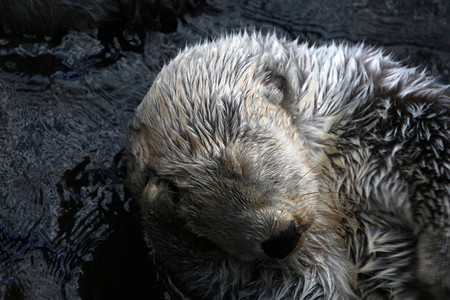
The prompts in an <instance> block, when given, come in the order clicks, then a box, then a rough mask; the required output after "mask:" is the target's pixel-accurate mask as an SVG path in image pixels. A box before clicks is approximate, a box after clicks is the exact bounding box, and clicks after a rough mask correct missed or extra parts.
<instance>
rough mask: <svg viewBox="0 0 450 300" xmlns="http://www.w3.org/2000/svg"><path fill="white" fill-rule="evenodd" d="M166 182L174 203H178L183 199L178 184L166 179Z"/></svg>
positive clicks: (170, 197)
mask: <svg viewBox="0 0 450 300" xmlns="http://www.w3.org/2000/svg"><path fill="white" fill-rule="evenodd" d="M165 184H166V187H167V193H168V195H169V199H170V200H171V201H172V203H173V204H175V205H178V204H179V203H180V201H181V194H180V190H179V189H178V187H177V186H176V184H175V183H174V182H173V181H171V180H165Z"/></svg>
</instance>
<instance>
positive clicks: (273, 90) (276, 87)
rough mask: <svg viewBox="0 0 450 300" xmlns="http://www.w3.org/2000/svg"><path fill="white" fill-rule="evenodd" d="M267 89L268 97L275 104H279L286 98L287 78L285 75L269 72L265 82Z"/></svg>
mask: <svg viewBox="0 0 450 300" xmlns="http://www.w3.org/2000/svg"><path fill="white" fill-rule="evenodd" d="M264 84H265V86H266V88H267V90H266V97H267V99H268V100H269V101H270V102H272V103H273V104H279V103H280V102H281V101H283V99H284V95H285V92H286V89H287V80H286V77H284V76H283V75H277V74H269V76H268V77H267V79H266V81H265V82H264Z"/></svg>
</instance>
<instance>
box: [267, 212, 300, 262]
mask: <svg viewBox="0 0 450 300" xmlns="http://www.w3.org/2000/svg"><path fill="white" fill-rule="evenodd" d="M301 235H302V230H301V228H299V227H298V226H296V224H295V221H294V220H292V221H291V222H290V223H289V226H288V227H287V228H286V229H284V230H283V231H281V232H280V233H279V234H278V235H276V236H274V237H271V238H270V239H268V240H267V241H265V242H262V243H261V248H262V249H263V251H264V252H265V253H266V254H267V255H268V256H269V257H270V258H278V259H281V258H285V257H286V256H288V255H289V253H291V252H292V251H293V250H294V249H295V248H296V247H297V245H298V242H299V239H300V236H301Z"/></svg>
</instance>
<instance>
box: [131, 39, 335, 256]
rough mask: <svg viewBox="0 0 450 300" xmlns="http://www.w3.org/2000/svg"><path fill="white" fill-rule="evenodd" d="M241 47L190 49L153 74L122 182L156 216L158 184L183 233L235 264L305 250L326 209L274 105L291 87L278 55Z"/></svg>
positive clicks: (301, 148) (298, 143)
mask: <svg viewBox="0 0 450 300" xmlns="http://www.w3.org/2000/svg"><path fill="white" fill-rule="evenodd" d="M239 43H242V44H239ZM245 43H246V40H245V39H244V38H243V39H242V40H239V39H233V40H231V39H228V40H227V39H222V40H221V42H220V43H209V44H204V45H201V46H196V47H193V48H190V49H187V50H185V51H184V52H182V53H181V54H180V55H178V56H177V57H176V58H175V59H174V60H173V61H172V62H170V63H169V64H168V65H167V66H165V67H164V68H163V70H162V71H161V73H160V74H159V76H158V77H157V79H156V80H155V82H154V84H153V86H152V87H151V89H150V91H149V93H148V94H147V96H146V97H145V99H144V101H143V102H142V103H141V105H140V106H139V107H138V109H137V112H136V116H135V118H134V120H133V121H132V123H131V126H130V132H129V137H128V146H127V147H128V152H129V157H130V167H129V173H130V174H129V175H128V176H129V182H131V185H132V187H133V188H134V191H135V193H136V194H137V196H138V197H139V198H140V201H141V205H142V206H143V207H147V208H146V211H150V212H151V213H156V214H157V213H158V209H157V208H156V205H154V202H155V201H157V200H158V199H160V198H161V197H159V196H158V195H156V194H155V193H154V192H151V191H154V189H153V188H152V185H155V184H156V185H157V184H158V182H161V181H163V182H165V183H166V184H165V185H164V186H165V192H166V193H167V197H166V198H164V199H167V208H169V209H170V210H172V211H173V214H174V216H176V218H177V219H181V220H183V221H182V224H183V226H185V228H184V230H187V231H188V232H190V233H192V234H194V235H197V236H200V237H203V238H206V239H208V240H209V241H211V242H213V243H214V244H216V245H217V246H218V247H220V248H221V249H223V250H224V251H225V252H227V253H230V254H231V255H233V256H235V257H238V258H240V259H243V260H253V259H266V258H267V259H268V258H272V259H273V258H275V259H278V258H285V257H288V256H289V255H290V254H292V253H295V252H296V251H297V250H300V249H305V248H308V247H313V246H314V245H312V243H314V238H313V235H314V234H318V233H319V232H321V230H323V229H324V228H325V227H329V226H330V223H329V222H330V212H331V209H330V207H329V205H328V204H327V203H326V201H325V200H323V199H322V198H323V195H322V194H321V193H320V186H319V184H318V182H319V181H318V178H317V177H318V176H319V175H318V168H316V167H317V166H316V165H315V163H312V162H311V158H310V153H309V150H308V147H307V146H306V142H305V141H304V140H303V138H302V136H301V135H300V134H299V132H298V129H297V127H296V126H295V122H294V120H293V119H292V116H291V115H290V114H289V113H288V112H287V110H286V108H285V106H284V105H283V103H285V102H286V101H289V98H290V97H295V92H294V91H293V90H295V89H294V87H296V86H297V85H298V84H299V82H298V78H297V77H295V76H296V75H295V76H294V74H297V73H295V72H293V71H292V70H291V71H289V68H291V67H292V66H291V65H290V64H292V63H291V62H290V61H289V58H288V56H289V55H288V53H285V52H287V50H283V49H284V48H283V45H282V44H281V43H280V42H279V41H278V40H274V42H273V43H267V44H266V45H263V44H245ZM265 47H267V48H269V49H265ZM270 51H273V52H276V53H277V55H276V56H274V55H271V54H270ZM283 51H284V52H283ZM280 53H281V54H280ZM148 174H150V175H148ZM148 176H150V177H151V180H147V179H148V178H147V177H148ZM160 190H161V189H159V191H160ZM149 191H150V192H149ZM158 193H159V192H158ZM326 198H329V195H328V196H327V197H326ZM152 205H153V206H152ZM158 205H161V204H160V203H159V204H158ZM152 207H153V208H152ZM177 224H178V223H177ZM155 226H158V224H152V225H151V227H153V228H155ZM149 230H150V231H151V230H152V229H151V228H150V229H149ZM149 235H150V238H151V237H152V234H151V233H149ZM168 246H169V245H168ZM315 247H317V245H315ZM157 250H158V249H157Z"/></svg>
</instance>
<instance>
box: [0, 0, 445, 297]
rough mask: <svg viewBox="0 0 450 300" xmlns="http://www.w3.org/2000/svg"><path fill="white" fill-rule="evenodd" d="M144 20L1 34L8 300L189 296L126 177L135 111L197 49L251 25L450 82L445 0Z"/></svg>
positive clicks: (223, 6)
mask: <svg viewBox="0 0 450 300" xmlns="http://www.w3.org/2000/svg"><path fill="white" fill-rule="evenodd" d="M7 2H8V1H7ZM64 2H67V1H64ZM85 2H89V1H85ZM122 2H123V1H122ZM125 2H126V1H125ZM5 3H6V2H5ZM145 9H146V10H144V8H142V11H140V14H141V15H142V14H143V15H145V14H150V13H149V11H152V13H153V15H151V16H152V17H151V18H150V17H149V18H148V19H145V18H143V17H142V18H141V19H140V22H139V24H137V22H134V23H133V22H132V20H131V19H130V18H127V17H126V16H121V17H118V18H116V19H115V21H114V22H113V23H108V24H106V25H104V24H103V23H89V24H90V26H86V28H84V27H83V28H81V29H83V30H81V31H75V30H70V29H71V28H72V29H80V28H79V27H77V26H73V27H71V28H65V30H63V31H58V34H54V32H53V31H52V30H53V29H51V30H50V29H48V30H50V31H51V32H48V34H47V35H45V34H42V32H40V33H39V34H36V33H35V32H27V30H29V29H27V28H30V26H29V25H30V24H24V26H18V27H17V28H16V29H15V32H13V31H11V30H9V31H8V30H3V33H2V34H1V35H0V299H80V298H81V299H178V298H184V297H185V296H183V295H182V294H181V293H180V292H178V290H177V288H176V287H174V286H173V285H171V284H170V281H169V280H168V279H167V278H165V277H164V274H163V273H161V274H160V275H161V276H159V277H158V275H157V273H158V272H157V269H158V266H156V265H155V264H154V262H153V259H152V256H151V249H149V248H148V247H147V246H146V243H145V241H144V238H143V234H142V229H141V225H140V216H139V211H138V208H137V205H136V204H135V203H134V201H132V199H131V198H130V196H129V195H128V193H127V192H126V191H125V190H124V187H123V179H124V175H125V163H126V157H125V153H124V139H125V135H126V131H127V123H128V121H129V119H130V117H131V115H132V114H133V110H134V109H135V107H136V106H137V105H138V104H139V103H140V101H141V100H142V98H143V97H144V95H145V93H146V91H147V90H148V88H149V87H150V85H151V83H152V81H153V79H154V78H155V76H156V74H157V73H158V71H159V70H160V68H161V67H162V66H163V64H164V62H167V61H168V60H169V59H171V58H172V57H174V56H175V55H176V54H177V53H178V51H179V49H181V48H183V47H184V46H185V45H186V44H192V43H195V42H198V41H200V40H203V39H207V38H211V37H216V36H218V35H220V34H222V33H227V32H233V31H237V30H239V29H242V28H249V29H250V30H253V29H257V30H261V31H273V30H275V31H277V32H278V33H280V34H283V35H286V36H287V37H289V38H299V41H310V42H314V43H326V42H330V41H332V40H340V41H349V42H365V43H367V44H369V45H374V46H382V47H384V48H385V49H386V50H387V51H389V52H391V53H393V55H394V56H395V57H397V58H398V59H401V60H404V61H405V63H407V64H408V65H415V66H419V67H420V68H426V69H427V72H428V73H429V74H431V75H433V76H435V77H437V78H438V80H439V81H440V82H443V83H447V84H448V83H450V50H449V49H450V35H449V33H450V19H449V18H448V15H450V4H448V1H444V0H440V1H406V0H403V1H401V0H386V1H363V0H361V1H350V0H347V1H312V0H311V1H263V0H260V1H235V0H231V1H204V2H195V5H194V6H190V8H188V9H186V10H183V11H182V12H181V11H180V10H179V9H177V8H174V7H165V8H164V10H161V9H160V8H158V7H157V8H155V7H150V8H149V7H147V8H145ZM151 9H153V10H151ZM158 9H160V10H158ZM171 9H172V10H173V11H171ZM161 11H162V12H161ZM133 12H134V13H136V8H134V10H133ZM2 14H3V15H4V14H5V12H2ZM16 17H17V18H14V20H19V21H17V22H19V23H20V16H16ZM165 18H166V19H165ZM167 18H169V19H170V18H172V19H170V20H172V21H170V20H169V19H167ZM168 20H169V21H168ZM174 20H175V21H174ZM15 22H16V21H15ZM164 22H166V23H164ZM164 24H166V25H164ZM167 24H169V25H170V26H169V25H167ZM2 25H4V24H3V23H2ZM25 25H26V26H25ZM69 25H70V24H68V25H67V26H69ZM98 26H99V27H98ZM149 254H150V255H149Z"/></svg>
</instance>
